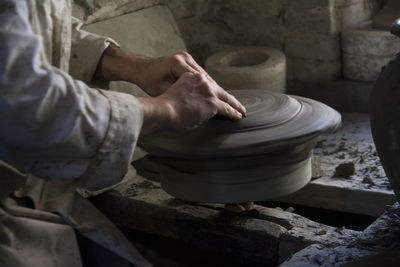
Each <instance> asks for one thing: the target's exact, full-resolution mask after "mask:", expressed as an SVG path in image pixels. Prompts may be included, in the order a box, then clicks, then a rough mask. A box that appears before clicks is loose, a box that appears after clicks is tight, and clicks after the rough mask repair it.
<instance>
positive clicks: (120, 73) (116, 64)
mask: <svg viewBox="0 0 400 267" xmlns="http://www.w3.org/2000/svg"><path fill="white" fill-rule="evenodd" d="M149 60H150V59H149V58H147V57H144V56H137V55H133V54H131V53H129V52H127V51H124V50H123V49H121V48H119V47H118V46H116V45H114V44H110V46H109V47H108V48H107V49H106V50H105V51H104V53H103V56H102V60H101V62H100V64H99V68H98V70H99V72H100V77H101V79H102V80H105V81H127V82H131V83H135V84H138V85H139V86H140V83H141V78H142V76H143V72H144V70H145V68H146V66H147V65H148V61H149ZM97 72H98V71H96V73H97ZM98 77H99V76H98Z"/></svg>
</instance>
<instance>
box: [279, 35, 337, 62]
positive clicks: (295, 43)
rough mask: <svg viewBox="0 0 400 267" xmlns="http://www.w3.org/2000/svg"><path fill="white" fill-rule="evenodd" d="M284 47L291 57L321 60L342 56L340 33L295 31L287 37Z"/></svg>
mask: <svg viewBox="0 0 400 267" xmlns="http://www.w3.org/2000/svg"><path fill="white" fill-rule="evenodd" d="M284 47H285V54H286V55H287V56H289V57H296V58H304V59H320V60H336V59H338V58H340V41H339V36H338V35H321V34H295V33H294V34H290V35H288V36H287V37H286V39H285V45H284Z"/></svg>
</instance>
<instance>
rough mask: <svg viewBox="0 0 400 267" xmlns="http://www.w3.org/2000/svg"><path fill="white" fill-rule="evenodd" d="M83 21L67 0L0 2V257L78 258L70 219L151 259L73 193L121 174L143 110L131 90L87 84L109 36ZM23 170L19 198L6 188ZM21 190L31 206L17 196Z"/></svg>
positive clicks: (35, 262)
mask: <svg viewBox="0 0 400 267" xmlns="http://www.w3.org/2000/svg"><path fill="white" fill-rule="evenodd" d="M80 26H81V25H80V24H79V22H78V21H76V20H74V19H73V18H71V2H70V1H68V0H67V1H59V0H53V1H52V0H1V1H0V125H1V130H0V163H2V164H1V165H3V166H4V165H5V166H7V167H8V168H0V266H80V264H81V256H80V255H79V250H78V248H77V246H76V245H77V241H76V237H75V235H74V230H73V229H72V228H71V227H70V226H73V227H74V228H75V229H76V230H78V231H80V232H81V234H82V235H83V236H85V238H88V239H91V240H94V241H95V242H96V243H97V244H100V246H102V247H106V248H111V250H112V251H113V253H114V254H116V255H119V256H120V257H122V258H124V259H125V260H128V261H129V262H131V263H134V264H135V265H146V264H147V263H146V261H145V260H143V259H142V258H141V256H140V255H139V254H138V253H137V251H136V250H135V249H134V248H133V247H132V246H129V244H127V245H126V242H125V241H126V240H125V239H124V237H123V236H122V235H121V234H120V233H119V232H118V230H117V229H116V228H115V227H113V226H112V225H110V224H109V222H108V221H107V219H106V218H105V217H104V216H102V215H101V214H100V213H99V212H98V211H97V210H96V209H95V208H94V207H93V206H92V205H91V204H90V203H89V202H87V201H86V200H85V199H83V198H80V197H79V196H77V195H76V193H75V192H74V187H75V186H80V187H84V188H87V189H89V190H99V189H102V188H104V187H107V186H110V185H113V184H115V183H117V182H119V181H120V180H121V179H122V177H123V176H124V174H125V173H126V171H127V169H128V166H129V163H130V161H131V157H132V153H133V150H134V147H135V144H136V141H137V139H138V135H139V131H140V128H141V124H142V118H143V115H142V109H141V106H140V104H139V102H138V101H137V99H136V98H135V97H133V96H130V95H126V94H120V93H116V92H110V91H104V90H100V89H95V88H89V87H88V85H87V84H86V83H85V82H89V81H90V80H91V77H92V76H93V73H94V72H95V69H96V66H97V64H98V62H99V59H100V57H101V54H102V53H103V51H104V49H105V48H106V47H107V46H108V44H109V42H112V40H110V39H108V38H104V37H101V36H97V35H94V34H89V33H87V32H84V31H81V30H80ZM68 72H69V73H70V74H68ZM9 169H12V170H14V172H10V171H8V170H9ZM15 172H19V174H20V175H18V176H17V175H14V174H15ZM26 177H28V182H27V185H26V186H25V188H24V189H23V190H20V191H18V192H17V193H16V197H17V198H16V197H15V196H14V197H12V198H11V197H6V196H9V194H10V193H11V192H13V191H14V190H15V189H17V188H18V187H19V186H20V185H21V183H23V182H25V180H26V179H25V178H26ZM36 177H40V178H41V179H38V178H36ZM43 179H44V180H43ZM45 181H50V182H45ZM23 196H29V197H31V198H32V200H33V204H34V206H35V209H31V208H27V207H26V206H24V205H22V206H21V205H20V203H19V200H16V199H18V197H23ZM50 212H57V213H58V214H61V217H60V216H58V215H55V214H54V213H50ZM99 225H100V226H99ZM124 242H125V243H124ZM43 248H46V249H43Z"/></svg>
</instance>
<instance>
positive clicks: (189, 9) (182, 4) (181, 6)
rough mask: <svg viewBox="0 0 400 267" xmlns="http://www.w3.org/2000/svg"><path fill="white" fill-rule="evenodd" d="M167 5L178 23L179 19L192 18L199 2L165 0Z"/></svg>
mask: <svg viewBox="0 0 400 267" xmlns="http://www.w3.org/2000/svg"><path fill="white" fill-rule="evenodd" d="M167 4H168V7H169V8H170V10H171V12H172V14H173V15H174V17H175V20H177V21H179V20H181V19H185V18H190V17H194V16H195V15H196V7H197V5H198V4H199V2H198V1H195V0H167Z"/></svg>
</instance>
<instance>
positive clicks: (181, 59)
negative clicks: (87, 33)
mask: <svg viewBox="0 0 400 267" xmlns="http://www.w3.org/2000/svg"><path fill="white" fill-rule="evenodd" d="M186 72H191V73H200V74H204V75H205V76H206V77H207V78H208V79H209V80H210V81H211V82H214V81H213V80H212V78H211V77H210V76H208V74H207V73H206V72H205V70H204V69H203V68H202V67H200V66H199V65H198V64H197V63H196V61H195V60H194V59H193V58H192V56H191V55H189V54H188V53H186V52H179V53H176V54H173V55H170V56H165V57H159V58H148V57H144V56H138V55H133V54H131V53H128V52H126V51H124V50H122V49H120V48H119V47H117V46H115V45H113V44H111V45H110V46H109V47H108V48H107V49H106V50H105V51H104V54H103V58H102V61H101V62H100V64H99V67H98V69H97V71H96V74H95V76H94V77H93V79H94V80H106V81H127V82H131V83H134V84H137V85H138V86H139V87H140V88H142V89H143V90H144V91H145V92H146V93H148V94H149V95H151V96H159V95H161V94H163V93H164V92H165V91H166V90H167V89H168V88H169V87H171V85H172V84H173V83H174V82H176V81H177V80H178V79H179V77H181V75H182V74H184V73H186ZM214 83H215V82H214Z"/></svg>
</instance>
